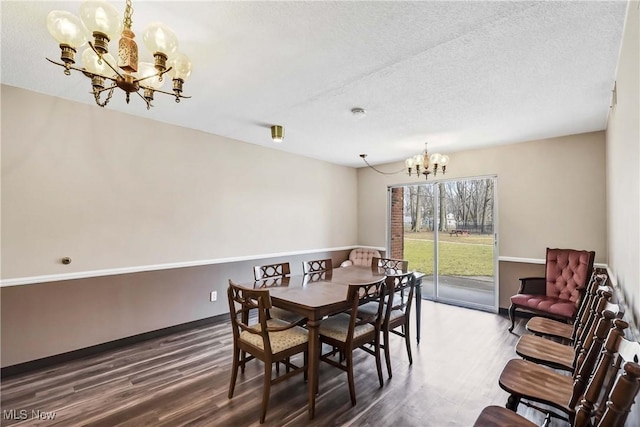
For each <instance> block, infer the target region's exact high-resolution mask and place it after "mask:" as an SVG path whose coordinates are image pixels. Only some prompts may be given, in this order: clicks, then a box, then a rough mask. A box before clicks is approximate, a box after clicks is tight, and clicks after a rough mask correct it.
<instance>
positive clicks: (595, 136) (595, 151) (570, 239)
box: [358, 132, 607, 262]
mask: <svg viewBox="0 0 640 427" xmlns="http://www.w3.org/2000/svg"><path fill="white" fill-rule="evenodd" d="M604 157H605V138H604V133H603V132H594V133H588V134H582V135H571V136H565V137H559V138H552V139H545V140H539V141H531V142H524V143H518V144H511V145H504V146H498V147H493V148H486V149H481V150H470V151H464V152H458V153H451V154H450V163H449V164H450V166H449V169H448V171H447V175H445V176H438V177H437V178H447V179H452V178H464V177H473V176H482V175H497V177H498V218H499V219H498V220H499V229H498V233H499V236H498V237H499V246H500V249H499V254H500V256H507V257H519V258H536V259H544V256H545V248H546V247H547V246H549V247H569V248H580V249H588V250H595V251H596V262H605V261H606V259H607V251H606V235H605V232H606V228H605V184H604V183H605V171H604V168H605V158H604ZM401 167H402V165H401V164H399V163H397V164H392V165H383V166H380V168H381V169H384V170H399V168H401ZM429 179H430V180H431V179H432V178H429ZM358 182H359V187H360V191H359V192H358V200H359V217H358V236H359V239H358V240H359V241H360V243H361V244H365V245H371V246H384V245H385V242H386V232H385V230H386V227H387V216H388V212H387V186H388V185H392V184H398V183H419V182H421V180H420V179H416V178H415V177H413V178H410V177H408V176H407V175H404V174H400V175H391V176H385V175H379V174H377V173H376V172H374V171H372V170H370V169H369V168H361V169H359V170H358Z"/></svg>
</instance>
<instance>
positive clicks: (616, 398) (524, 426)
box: [473, 362, 640, 427]
mask: <svg viewBox="0 0 640 427" xmlns="http://www.w3.org/2000/svg"><path fill="white" fill-rule="evenodd" d="M593 387H594V388H595V385H594V386H593ZM591 388H592V386H591V385H589V388H588V389H587V393H586V396H590V395H591V394H590V393H589V392H590V390H591ZM639 390H640V365H638V364H637V363H635V362H626V363H625V364H624V366H623V368H622V374H621V375H620V376H618V378H617V379H616V381H615V384H614V385H613V388H612V389H611V392H610V393H609V394H608V396H607V397H606V399H605V401H606V404H605V405H603V404H602V403H603V402H602V401H601V404H600V407H599V411H598V412H600V410H601V411H602V416H601V417H598V412H596V414H595V416H594V417H591V416H590V415H591V414H587V413H586V409H585V410H584V411H583V410H582V409H581V407H582V406H583V405H582V404H581V407H580V408H578V414H579V415H578V416H577V417H576V419H575V421H574V423H573V427H591V426H594V427H622V426H624V425H625V422H626V418H627V415H628V414H629V411H630V410H631V406H632V405H633V403H634V399H635V397H636V396H637V394H638V391H639ZM586 399H587V398H585V399H584V401H585V404H586V402H587V400H586ZM580 414H582V415H584V416H581V415H580ZM592 418H595V420H593V419H592ZM594 421H595V422H594ZM473 425H474V427H537V424H534V423H533V422H531V421H529V420H528V419H526V418H524V417H523V416H522V415H519V414H517V413H515V412H513V411H511V410H509V409H507V408H505V407H503V406H487V407H486V408H484V409H483V410H482V412H481V413H480V415H479V416H478V418H477V419H476V421H475V423H474V424H473Z"/></svg>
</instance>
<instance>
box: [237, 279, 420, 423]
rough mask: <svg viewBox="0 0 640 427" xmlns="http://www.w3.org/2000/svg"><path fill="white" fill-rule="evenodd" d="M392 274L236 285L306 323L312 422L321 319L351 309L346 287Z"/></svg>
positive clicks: (283, 280)
mask: <svg viewBox="0 0 640 427" xmlns="http://www.w3.org/2000/svg"><path fill="white" fill-rule="evenodd" d="M394 273H395V274H398V273H396V271H395V270H393V271H389V270H384V269H382V268H371V267H366V266H348V267H339V268H335V269H333V270H328V271H324V272H317V273H310V274H304V275H291V276H284V277H279V278H270V279H264V280H258V281H254V282H249V283H240V284H239V286H242V287H246V288H252V289H255V288H269V295H270V296H271V304H272V305H273V306H275V307H279V308H282V309H285V310H288V311H290V312H292V313H295V314H298V315H300V316H304V317H305V318H306V319H307V322H306V328H307V330H308V331H309V358H308V364H309V365H308V379H309V380H308V403H309V416H310V418H311V419H313V417H314V416H315V400H316V394H317V392H318V370H319V369H318V368H319V364H320V351H321V344H320V334H319V328H320V324H321V323H322V319H323V318H324V317H325V316H330V315H333V314H338V313H341V312H343V311H345V310H347V309H349V308H350V303H349V301H347V291H348V288H349V285H360V284H364V283H371V282H374V281H376V280H380V279H384V278H386V277H387V276H388V275H393V274H394ZM418 301H419V300H418V299H417V296H416V302H417V304H416V314H418V312H419V308H418V304H419V302H418ZM418 333H419V326H418ZM418 340H419V338H418Z"/></svg>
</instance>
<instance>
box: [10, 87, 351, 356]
mask: <svg viewBox="0 0 640 427" xmlns="http://www.w3.org/2000/svg"><path fill="white" fill-rule="evenodd" d="M1 90H2V92H1V95H2V107H3V108H2V134H1V137H2V139H1V142H2V245H1V249H2V279H3V284H5V283H8V282H15V281H16V280H17V282H20V280H22V279H24V278H27V279H29V278H34V277H35V278H43V277H44V278H45V279H49V280H48V281H47V282H45V283H39V284H28V285H21V286H9V287H6V286H5V287H3V288H2V290H1V303H2V307H1V315H2V318H1V324H2V366H9V365H12V364H16V363H22V362H26V361H31V360H34V359H38V358H41V357H46V356H51V355H55V354H59V353H63V352H67V351H72V350H76V349H79V348H84V347H88V346H92V345H95V344H100V343H103V342H107V341H112V340H117V339H120V338H124V337H128V336H132V335H136V334H140V333H144V332H149V331H153V330H156V329H161V328H165V327H169V326H173V325H177V324H181V323H186V322H190V321H193V320H199V319H203V318H206V317H210V316H214V315H217V314H221V313H224V312H226V311H228V308H227V302H226V300H225V290H226V286H227V280H228V279H229V278H233V279H235V280H250V279H251V278H252V269H251V267H252V266H253V265H255V264H263V263H268V262H269V261H272V260H274V259H278V260H288V261H290V262H292V268H293V272H297V273H301V267H300V265H299V264H300V263H301V261H302V259H314V258H317V257H318V258H319V257H325V256H327V255H328V256H332V257H335V261H336V263H339V262H340V261H343V260H344V259H346V258H347V256H348V251H346V250H342V249H340V248H343V247H348V246H353V245H355V244H357V225H356V224H357V174H356V171H355V170H354V169H352V168H347V167H341V166H336V165H332V164H329V163H326V162H321V161H317V160H313V159H309V158H304V157H300V156H295V155H291V154H287V153H284V152H281V151H276V150H271V149H268V148H264V147H259V146H256V145H251V144H247V143H243V142H239V141H234V140H230V139H226V138H222V137H218V136H215V135H208V134H205V133H202V132H198V131H193V130H190V129H185V128H180V127H177V126H172V125H167V124H162V123H158V122H155V121H151V120H146V119H140V118H136V117H133V116H129V115H125V114H121V113H117V112H114V111H110V110H109V109H100V108H98V107H95V106H86V105H81V104H77V103H73V102H69V101H65V100H62V99H57V98H53V97H49V96H44V95H41V94H37V93H34V92H29V91H25V90H22V89H17V88H14V87H9V86H5V85H2V87H1ZM132 108H135V107H132ZM104 123H108V128H109V129H110V130H109V132H107V133H106V134H104V133H100V131H99V130H100V129H101V128H102V125H103V124H104ZM265 135H268V130H266V129H265ZM332 248H333V249H334V250H331V249H332ZM336 248H337V249H336ZM289 252H291V253H294V254H293V255H291V256H287V257H286V258H274V259H267V258H263V257H264V256H265V255H268V254H281V253H289ZM296 252H302V253H304V254H302V255H296V254H295V253H296ZM65 256H69V257H71V258H72V260H73V261H72V263H71V264H70V265H63V264H61V262H60V259H61V258H62V257H65ZM229 258H242V259H244V260H243V261H239V262H223V263H217V264H215V263H214V264H211V265H203V266H198V267H190V268H178V269H167V270H157V271H146V272H140V273H132V274H118V275H105V276H102V277H87V278H81V279H76V280H61V281H58V279H60V277H61V276H60V275H62V277H66V276H65V275H70V277H74V275H75V274H80V275H82V274H85V273H87V276H92V275H93V273H94V272H98V273H96V275H97V274H102V273H104V272H106V273H107V274H108V273H109V272H113V270H114V269H115V271H121V270H122V269H125V270H127V269H130V270H133V271H135V270H136V269H142V270H144V269H145V266H159V267H163V266H166V265H167V264H169V265H173V264H188V263H190V262H198V261H202V260H204V261H207V260H210V261H212V262H216V261H220V259H229ZM152 268H153V267H152ZM54 280H55V281H54ZM26 281H27V282H29V280H26ZM213 290H216V291H217V292H218V301H217V302H215V303H211V302H210V301H209V293H210V292H211V291H213Z"/></svg>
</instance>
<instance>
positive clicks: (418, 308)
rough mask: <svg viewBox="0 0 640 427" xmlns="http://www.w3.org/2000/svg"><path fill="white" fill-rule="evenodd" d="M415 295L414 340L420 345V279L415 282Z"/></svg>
mask: <svg viewBox="0 0 640 427" xmlns="http://www.w3.org/2000/svg"><path fill="white" fill-rule="evenodd" d="M415 294H416V335H417V336H416V339H417V340H418V344H420V323H421V322H420V319H422V317H421V315H420V312H421V308H422V277H420V278H417V279H416V282H415Z"/></svg>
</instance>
